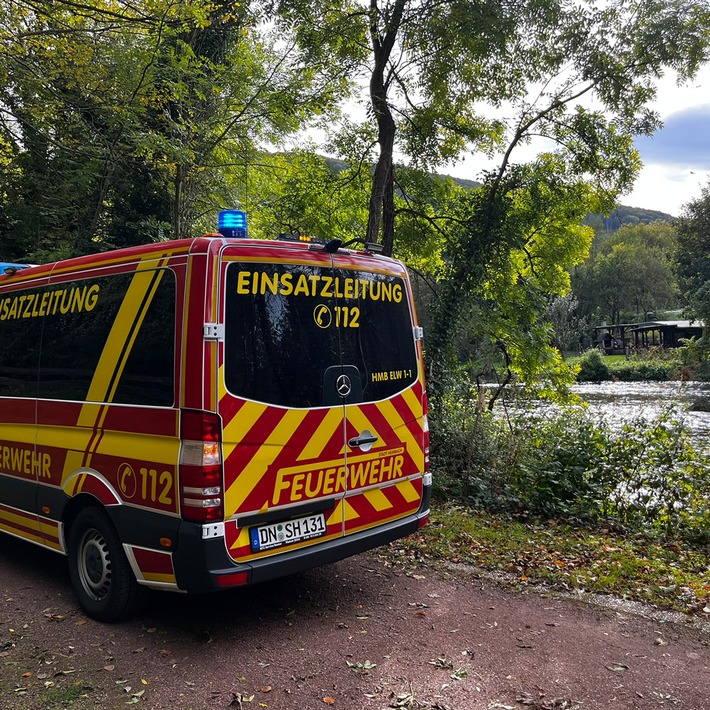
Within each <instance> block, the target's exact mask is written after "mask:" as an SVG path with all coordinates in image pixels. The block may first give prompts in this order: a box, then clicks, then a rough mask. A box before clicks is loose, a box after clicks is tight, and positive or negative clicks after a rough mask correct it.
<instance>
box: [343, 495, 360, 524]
mask: <svg viewBox="0 0 710 710" xmlns="http://www.w3.org/2000/svg"><path fill="white" fill-rule="evenodd" d="M359 517H360V516H359V515H358V514H357V511H356V510H355V508H353V507H352V505H350V503H348V501H347V500H345V499H343V521H344V522H346V523H347V522H348V520H357V519H358V518H359Z"/></svg>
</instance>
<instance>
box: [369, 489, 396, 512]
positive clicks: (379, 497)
mask: <svg viewBox="0 0 710 710" xmlns="http://www.w3.org/2000/svg"><path fill="white" fill-rule="evenodd" d="M363 495H364V496H365V498H366V499H367V501H368V502H369V503H370V505H371V506H372V507H373V508H374V509H375V510H376V511H377V512H378V513H381V512H382V511H383V510H388V509H389V508H392V507H394V506H393V504H392V503H391V501H390V500H389V498H387V496H386V495H385V494H384V493H383V492H382V491H381V490H380V489H379V488H374V489H373V490H371V491H366V492H365V493H364V494H363Z"/></svg>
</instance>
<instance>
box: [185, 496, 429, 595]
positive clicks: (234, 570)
mask: <svg viewBox="0 0 710 710" xmlns="http://www.w3.org/2000/svg"><path fill="white" fill-rule="evenodd" d="M430 490H431V488H430V487H427V488H425V496H424V500H423V501H422V506H421V507H420V509H419V511H418V512H417V513H415V514H414V515H409V516H407V517H405V518H402V519H401V520H396V521H394V522H391V523H387V524H385V525H380V526H378V527H376V528H372V529H370V530H363V531H361V532H358V533H354V534H352V535H348V536H347V537H343V538H338V539H336V540H329V541H328V542H324V543H322V544H320V545H311V546H309V547H305V548H299V549H297V550H291V551H283V552H281V553H279V554H275V555H272V556H270V557H265V558H263V559H259V560H253V561H251V562H248V563H243V564H237V563H235V562H234V561H233V560H232V559H231V558H230V557H229V555H228V554H227V550H226V547H225V544H224V538H223V537H218V538H213V539H208V540H203V539H202V528H201V527H200V526H199V525H191V524H187V523H184V524H183V525H182V526H181V529H180V539H179V543H178V545H177V549H176V551H175V552H174V554H173V564H174V568H175V576H176V579H177V584H178V587H179V588H180V589H181V590H184V591H187V592H191V593H201V592H210V591H215V590H219V589H225V588H228V587H231V586H242V585H245V584H257V583H259V582H266V581H268V580H271V579H276V578H278V577H283V576H286V575H289V574H293V573H294V572H301V571H303V570H306V569H311V568H313V567H319V566H321V565H325V564H329V563H331V562H337V561H338V560H342V559H344V558H346V557H350V556H351V555H356V554H358V553H359V552H364V551H366V550H371V549H373V548H375V547H380V546H381V545H386V544H387V543H389V542H392V541H393V540H397V539H399V538H401V537H405V536H406V535H410V534H411V533H413V532H416V531H417V530H418V529H419V528H421V527H422V526H423V525H424V524H425V523H426V521H427V519H428V517H429V499H430V496H429V495H426V493H428V492H429V491H430ZM237 577H238V580H239V581H235V582H231V581H230V580H231V579H233V578H237Z"/></svg>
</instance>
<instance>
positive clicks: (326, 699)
mask: <svg viewBox="0 0 710 710" xmlns="http://www.w3.org/2000/svg"><path fill="white" fill-rule="evenodd" d="M323 702H324V703H325V704H326V705H335V698H333V697H331V696H330V695H326V696H325V697H324V698H323Z"/></svg>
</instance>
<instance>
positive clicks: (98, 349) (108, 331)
mask: <svg viewBox="0 0 710 710" xmlns="http://www.w3.org/2000/svg"><path fill="white" fill-rule="evenodd" d="M46 290H47V292H48V294H49V295H48V296H47V302H48V303H49V304H50V306H51V307H50V308H48V309H47V313H46V315H45V316H44V318H42V319H41V320H43V321H44V323H43V333H42V344H43V345H42V354H41V362H40V377H39V394H38V396H39V397H42V398H47V399H68V400H78V401H93V402H120V403H126V404H127V403H131V404H149V405H171V404H172V402H173V380H174V373H173V367H174V358H173V353H174V337H175V278H174V275H173V274H172V272H170V271H168V270H166V269H161V270H153V271H138V272H135V273H129V274H119V275H116V276H108V277H102V278H97V279H86V280H82V281H76V282H71V283H65V284H61V285H57V286H50V287H48V288H47V289H46ZM53 304H57V305H56V307H54V305H53Z"/></svg>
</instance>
